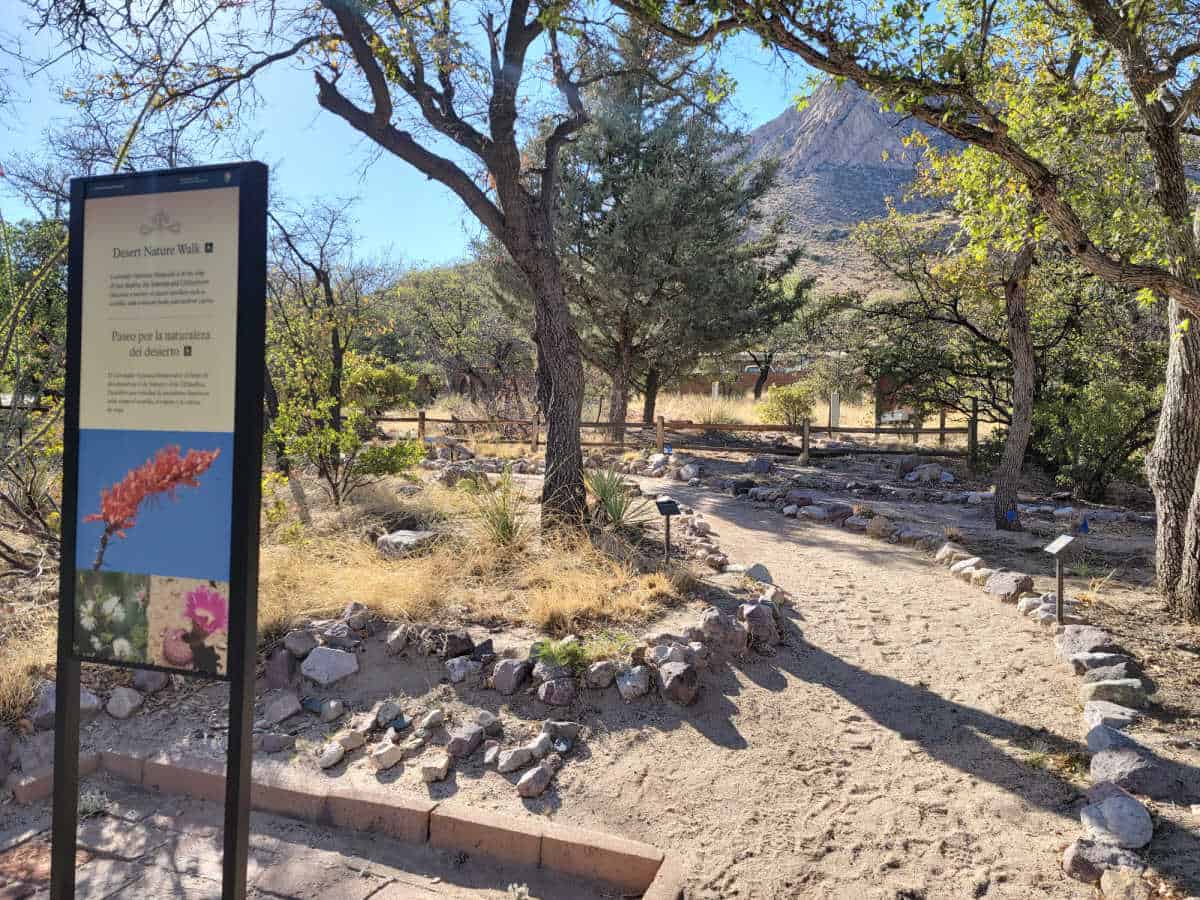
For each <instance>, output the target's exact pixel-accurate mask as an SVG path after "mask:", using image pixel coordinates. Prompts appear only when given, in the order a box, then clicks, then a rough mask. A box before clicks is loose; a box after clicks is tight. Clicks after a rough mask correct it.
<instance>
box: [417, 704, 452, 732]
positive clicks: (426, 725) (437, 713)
mask: <svg viewBox="0 0 1200 900" xmlns="http://www.w3.org/2000/svg"><path fill="white" fill-rule="evenodd" d="M445 724H446V713H445V711H444V710H443V709H442V708H441V707H440V706H436V707H434V708H433V709H431V710H430V711H429V712H427V713H425V716H424V718H422V719H421V723H420V724H419V725H418V726H417V730H418V731H424V732H430V731H433V730H434V729H435V728H441V727H442V726H443V725H445Z"/></svg>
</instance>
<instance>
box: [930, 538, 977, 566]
mask: <svg viewBox="0 0 1200 900" xmlns="http://www.w3.org/2000/svg"><path fill="white" fill-rule="evenodd" d="M964 559H971V553H970V552H969V551H968V550H967V548H966V547H961V546H959V545H958V544H955V543H953V542H947V543H945V544H942V546H940V547H939V548H938V551H937V553H935V554H934V555H933V561H934V562H938V563H941V564H942V565H943V566H952V565H954V564H955V563H957V562H961V561H962V560H964Z"/></svg>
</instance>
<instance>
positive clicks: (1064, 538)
mask: <svg viewBox="0 0 1200 900" xmlns="http://www.w3.org/2000/svg"><path fill="white" fill-rule="evenodd" d="M1074 543H1075V538H1073V537H1072V536H1071V535H1069V534H1060V535H1059V536H1058V537H1056V538H1055V539H1054V540H1052V541H1051V542H1050V543H1049V544H1047V545H1046V548H1045V549H1046V552H1047V553H1049V554H1050V555H1051V556H1053V557H1054V576H1055V579H1056V580H1057V582H1058V587H1057V590H1058V593H1057V594H1055V604H1054V612H1055V615H1056V616H1057V617H1058V624H1059V625H1062V624H1064V620H1063V615H1064V603H1063V561H1064V558H1065V557H1066V556H1067V554H1068V553H1070V552H1071V550H1072V548H1073V545H1074Z"/></svg>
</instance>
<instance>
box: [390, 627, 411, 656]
mask: <svg viewBox="0 0 1200 900" xmlns="http://www.w3.org/2000/svg"><path fill="white" fill-rule="evenodd" d="M412 637H413V628H412V626H411V625H401V626H400V627H399V628H396V629H393V630H392V631H390V632H389V633H388V636H387V637H386V638H385V639H384V646H385V648H386V650H387V655H388V656H397V655H399V654H400V653H401V652H403V650H404V648H405V647H407V646H408V642H409V641H410V640H412Z"/></svg>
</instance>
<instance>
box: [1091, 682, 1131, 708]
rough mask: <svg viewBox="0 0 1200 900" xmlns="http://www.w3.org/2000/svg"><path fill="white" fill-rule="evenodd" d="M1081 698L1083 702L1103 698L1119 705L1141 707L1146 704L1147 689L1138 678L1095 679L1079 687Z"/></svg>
mask: <svg viewBox="0 0 1200 900" xmlns="http://www.w3.org/2000/svg"><path fill="white" fill-rule="evenodd" d="M1079 699H1080V700H1081V701H1082V702H1083V703H1085V704H1086V703H1090V702H1092V701H1094V700H1103V701H1105V702H1107V703H1116V704H1118V705H1119V706H1131V707H1133V708H1134V709H1141V708H1142V707H1143V706H1145V705H1146V691H1145V688H1144V687H1143V686H1142V682H1141V680H1140V679H1137V678H1121V679H1118V680H1117V681H1093V682H1089V683H1086V684H1082V685H1080V687H1079Z"/></svg>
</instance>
